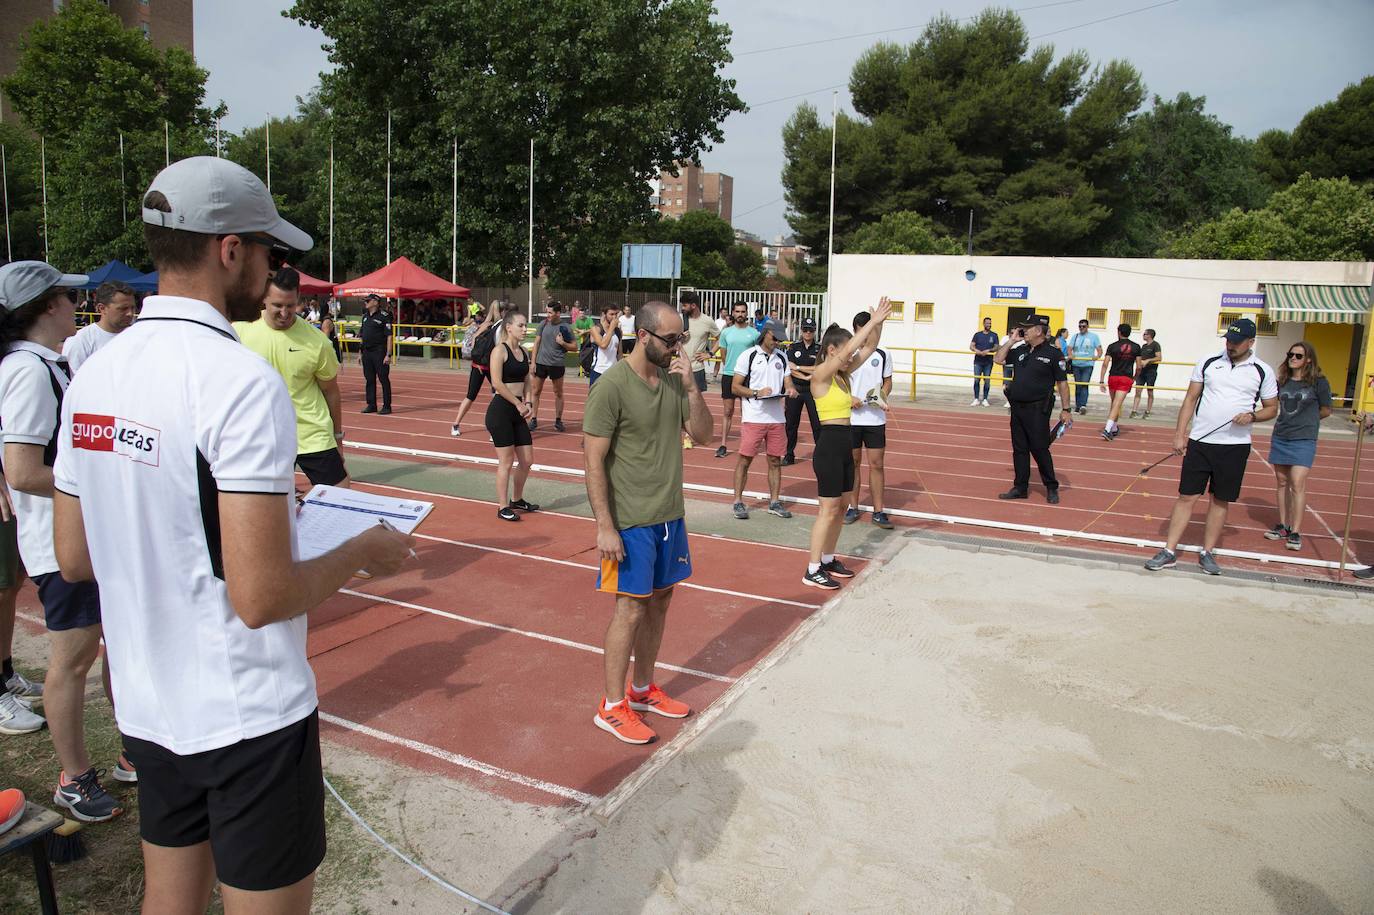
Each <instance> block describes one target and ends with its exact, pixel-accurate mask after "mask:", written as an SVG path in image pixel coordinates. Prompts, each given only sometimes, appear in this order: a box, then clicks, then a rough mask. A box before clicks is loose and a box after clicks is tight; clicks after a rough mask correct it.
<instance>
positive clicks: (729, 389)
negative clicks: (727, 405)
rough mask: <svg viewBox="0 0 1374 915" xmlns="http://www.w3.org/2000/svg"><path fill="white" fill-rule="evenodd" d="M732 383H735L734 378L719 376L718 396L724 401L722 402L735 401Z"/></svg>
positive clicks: (732, 376)
mask: <svg viewBox="0 0 1374 915" xmlns="http://www.w3.org/2000/svg"><path fill="white" fill-rule="evenodd" d="M734 383H735V376H734V375H721V376H720V396H721V398H722V399H724V400H734V399H735V389H734V387H733V385H734Z"/></svg>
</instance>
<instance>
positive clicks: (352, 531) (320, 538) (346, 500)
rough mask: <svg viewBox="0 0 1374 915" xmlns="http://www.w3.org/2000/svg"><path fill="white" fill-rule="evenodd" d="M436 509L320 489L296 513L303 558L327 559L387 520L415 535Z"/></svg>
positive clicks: (429, 505) (409, 501)
mask: <svg viewBox="0 0 1374 915" xmlns="http://www.w3.org/2000/svg"><path fill="white" fill-rule="evenodd" d="M433 509H434V503H433V502H420V501H418V500H416V499H393V498H391V497H390V496H379V495H376V494H375V493H370V492H360V491H359V490H356V489H344V488H343V487H341V486H316V487H315V488H313V489H311V490H310V492H308V493H306V496H305V499H304V500H303V501H302V502H301V505H300V507H299V509H298V510H297V512H296V544H297V546H298V548H299V550H300V558H301V559H302V560H305V559H314V558H315V557H317V556H323V555H324V554H325V553H328V552H329V551H330V550H332V549H334V548H336V547H338V546H341V545H343V544H344V543H347V542H348V541H349V540H351V539H353V538H354V537H356V536H357V535H359V534H361V533H362V532H363V531H365V530H367V529H368V528H369V527H374V526H376V525H377V524H378V523H380V522H381V521H383V520H385V521H386V522H387V523H388V524H390V525H391V526H392V527H394V528H396V530H398V531H401V532H402V533H405V534H409V533H412V532H414V530H415V528H417V527H419V525H420V522H421V521H423V520H425V518H426V517H427V516H428V515H429V513H430V512H431V511H432V510H433Z"/></svg>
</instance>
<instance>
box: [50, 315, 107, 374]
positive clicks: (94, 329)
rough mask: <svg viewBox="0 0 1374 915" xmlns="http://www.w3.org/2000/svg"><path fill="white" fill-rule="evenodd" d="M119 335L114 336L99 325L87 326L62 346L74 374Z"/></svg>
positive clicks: (63, 353)
mask: <svg viewBox="0 0 1374 915" xmlns="http://www.w3.org/2000/svg"><path fill="white" fill-rule="evenodd" d="M118 336H119V334H112V333H110V332H109V331H108V330H106V329H105V328H103V327H101V326H100V325H99V324H87V325H86V326H85V327H83V328H81V329H80V330H78V331H77V332H76V333H75V334H74V335H73V336H70V337H68V338H67V342H66V343H64V344H62V355H64V356H66V357H67V363H68V364H69V365H71V367H72V374H73V375H74V374H76V372H77V370H78V369H80V368H81V363H83V362H85V361H86V360H87V359H89V358H91V357H92V356H94V355H95V353H96V350H98V349H100V348H101V347H103V346H104V345H105V344H106V343H109V342H110V341H111V340H113V339H114V338H115V337H118Z"/></svg>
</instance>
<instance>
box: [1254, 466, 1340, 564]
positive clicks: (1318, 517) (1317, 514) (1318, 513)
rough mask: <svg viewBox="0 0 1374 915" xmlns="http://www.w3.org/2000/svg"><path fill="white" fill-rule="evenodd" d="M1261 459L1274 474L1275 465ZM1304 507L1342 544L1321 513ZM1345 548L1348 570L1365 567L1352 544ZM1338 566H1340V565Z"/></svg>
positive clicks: (1306, 506)
mask: <svg viewBox="0 0 1374 915" xmlns="http://www.w3.org/2000/svg"><path fill="white" fill-rule="evenodd" d="M1256 453H1258V452H1256ZM1259 459H1260V460H1261V461H1263V462H1264V466H1265V467H1268V468H1269V470H1270V472H1271V473H1272V472H1273V470H1274V465H1273V464H1271V463H1269V459H1268V458H1267V457H1265V456H1264V455H1263V454H1260V455H1259ZM1303 507H1304V508H1306V509H1307V510H1308V511H1310V512H1311V513H1312V517H1314V518H1316V519H1317V521H1318V522H1320V524H1321V526H1322V527H1324V528H1326V532H1327V533H1328V534H1330V535H1331V539H1332V540H1334V541H1336V542H1337V543H1341V538H1340V537H1338V536H1336V532H1335V531H1333V530H1332V529H1331V525H1329V524H1327V523H1326V519H1325V518H1323V517H1322V516H1321V513H1320V512H1318V511H1317V510H1316V509H1315V508H1313V507H1312V506H1311V505H1310V504H1309V505H1305V506H1303ZM1344 548H1345V555H1346V556H1348V557H1350V561H1349V562H1347V563H1346V564H1345V566H1346V568H1347V569H1348V568H1350V567H1351V566H1359V565H1363V563H1361V562H1360V560H1359V559H1358V558H1356V556H1355V551H1354V550H1352V549H1351V548H1350V544H1348V543H1347V544H1344ZM1338 565H1339V564H1338Z"/></svg>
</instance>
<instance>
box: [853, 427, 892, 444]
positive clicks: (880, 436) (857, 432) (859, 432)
mask: <svg viewBox="0 0 1374 915" xmlns="http://www.w3.org/2000/svg"><path fill="white" fill-rule="evenodd" d="M849 443H850V447H851V448H852V449H854V450H855V451H858V450H859V449H860V448H867V449H868V450H869V451H881V450H882V449H884V448H886V447H887V424H886V423H884V424H883V425H881V426H855V425H852V424H851V425H850V427H849Z"/></svg>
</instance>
